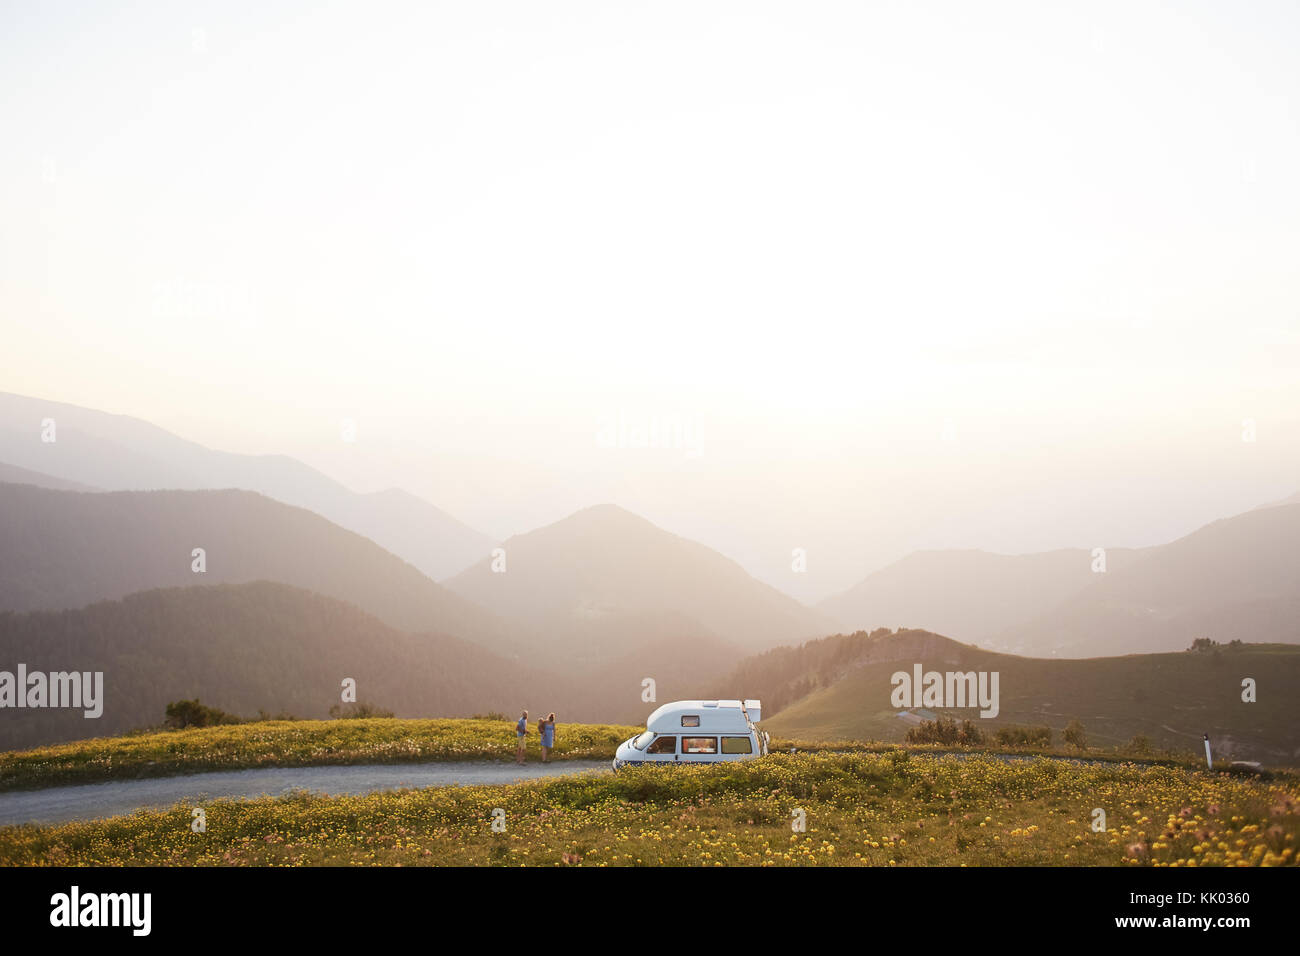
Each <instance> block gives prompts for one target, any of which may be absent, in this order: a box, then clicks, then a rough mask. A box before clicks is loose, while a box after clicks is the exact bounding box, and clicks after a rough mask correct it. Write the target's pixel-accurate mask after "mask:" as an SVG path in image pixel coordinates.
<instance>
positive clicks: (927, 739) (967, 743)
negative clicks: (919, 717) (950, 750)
mask: <svg viewBox="0 0 1300 956" xmlns="http://www.w3.org/2000/svg"><path fill="white" fill-rule="evenodd" d="M907 742H908V743H909V744H944V745H947V746H962V747H971V746H975V745H977V744H982V743H984V742H985V737H984V732H983V731H982V730H980V729H979V727H977V726H975V724H973V723H971V722H970V721H969V720H963V721H962V722H961V723H960V724H958V723H957V722H956V721H955V720H953V719H952V718H951V717H940V718H939V719H938V720H927V721H926V722H925V723H923V724H920V725H918V726H916V727H913V728H912V729H911V730H909V731H908V732H907Z"/></svg>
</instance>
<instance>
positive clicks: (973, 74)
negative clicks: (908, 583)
mask: <svg viewBox="0 0 1300 956" xmlns="http://www.w3.org/2000/svg"><path fill="white" fill-rule="evenodd" d="M114 6H115V7H116V9H108V8H107V5H101V4H70V3H40V4H38V3H7V4H5V5H4V7H3V9H2V11H0V136H3V143H4V148H3V149H2V150H0V333H2V338H3V343H4V347H3V350H2V352H0V390H6V391H13V392H20V393H25V394H33V395H39V396H44V397H47V398H51V399H57V400H61V401H68V402H74V403H78V404H83V405H88V406H91V407H95V408H100V409H104V410H106V411H113V412H121V413H126V414H132V415H136V416H139V417H142V418H146V419H148V420H150V421H153V422H155V423H157V424H160V425H162V426H164V427H167V428H169V429H171V430H173V431H176V432H178V433H179V434H181V435H184V436H185V437H188V438H192V439H195V440H197V441H201V442H203V443H205V444H209V445H212V446H214V447H219V448H223V449H228V450H232V451H248V452H283V453H287V454H292V455H295V456H298V457H301V458H303V459H305V460H307V461H309V462H311V463H313V464H315V465H317V466H318V467H321V468H322V469H324V470H325V471H327V472H329V473H330V474H333V475H335V476H336V477H338V478H340V479H341V480H343V481H345V482H347V483H348V484H350V485H352V486H354V487H356V488H358V489H359V490H371V489H374V488H380V487H386V486H390V485H400V486H403V487H406V488H408V489H410V490H412V491H414V492H416V493H419V494H421V495H423V496H425V497H427V498H429V499H430V500H431V501H433V502H435V503H436V504H438V505H440V506H441V507H444V508H446V509H447V510H449V511H451V512H452V513H454V514H456V515H458V516H459V517H461V518H463V519H464V520H466V521H468V522H469V523H471V524H473V525H475V526H477V527H480V528H482V529H483V530H485V531H488V532H489V533H492V534H494V535H498V536H505V535H508V534H510V533H514V532H518V531H523V530H527V529H529V528H531V527H534V526H536V525H538V524H542V523H547V522H550V521H553V520H556V519H558V518H560V517H562V516H564V515H565V514H567V513H568V512H570V511H573V510H576V509H577V508H580V507H583V506H585V505H588V504H592V503H596V502H600V501H615V502H617V503H620V504H623V505H624V506H626V507H629V508H631V509H633V510H636V511H638V512H640V513H642V514H644V515H645V516H646V517H648V518H650V519H651V520H653V521H655V522H657V523H659V524H661V525H662V526H664V527H667V528H669V529H670V530H673V531H676V532H679V533H681V534H685V535H688V536H691V537H695V538H698V539H700V540H702V541H704V542H705V543H708V544H711V545H713V546H715V547H718V548H720V549H721V550H723V551H725V552H726V553H728V554H729V555H731V556H733V557H735V558H737V559H738V560H740V561H741V562H742V563H743V564H745V566H746V567H747V568H748V569H749V570H751V571H752V572H754V573H757V574H759V575H760V576H761V577H763V578H764V579H766V580H769V581H771V582H772V583H774V584H777V585H778V586H780V587H782V588H784V589H786V590H788V591H790V592H791V593H794V594H796V595H797V596H800V597H803V598H811V597H820V596H824V595H825V594H827V593H829V592H830V591H833V590H837V589H839V588H842V587H845V586H847V585H849V584H851V583H853V582H854V581H856V580H857V579H858V578H860V577H861V576H862V575H863V574H864V573H866V572H867V571H869V570H871V569H872V568H874V567H877V566H879V565H880V564H881V563H883V562H885V561H888V560H892V559H893V558H896V557H898V556H899V555H901V554H902V553H903V552H905V551H907V550H910V549H912V548H916V547H985V548H988V549H991V550H1001V551H1020V550H1031V549H1041V548H1049V547H1058V546H1067V545H1068V546H1084V547H1094V546H1098V545H1142V544H1151V543H1157V542H1159V541H1163V540H1167V539H1168V538H1171V537H1174V536H1177V535H1179V534H1182V533H1185V532H1187V531H1190V530H1191V529H1193V528H1194V527H1196V526H1197V525H1199V524H1201V523H1203V522H1205V521H1207V520H1211V519H1213V518H1216V517H1220V516H1222V515H1225V514H1228V513H1231V512H1232V511H1234V510H1244V509H1245V508H1248V507H1251V506H1253V505H1255V504H1258V503H1260V502H1262V501H1266V500H1269V499H1270V498H1273V497H1282V496H1284V495H1286V494H1290V493H1292V492H1294V491H1296V490H1298V489H1300V177H1297V176H1296V170H1297V169H1300V57H1297V55H1296V51H1297V49H1300V8H1298V7H1297V6H1296V4H1294V3H1292V2H1281V3H1214V4H1208V3H1160V4H1155V3H1131V2H1125V3H1116V4H1098V3H1092V2H1089V3H1079V4H1075V5H1072V6H1071V5H1066V4H1041V3H1025V4H1011V5H1007V4H989V3H981V4H970V3H951V4H946V3H945V4H937V3H936V4H926V3H867V2H854V3H794V2H785V3H761V2H753V0H747V2H743V3H716V2H695V3H663V2H661V3H653V4H651V3H619V2H610V0H601V2H592V3H567V2H561V3H550V2H548V3H538V2H520V3H488V2H465V3H451V4H446V3H443V4H423V3H421V4H416V3H412V4H383V3H365V4H360V3H357V4H320V3H303V4H265V3H249V4H233V3H211V4H191V5H187V4H183V3H139V4H117V5H114ZM344 418H353V419H355V421H356V426H357V440H356V442H355V443H351V444H349V443H346V442H343V441H341V440H340V423H341V420H342V419H344ZM1247 418H1250V419H1253V420H1254V421H1255V423H1256V427H1257V433H1258V439H1257V441H1255V442H1253V443H1249V442H1243V441H1241V434H1242V422H1243V420H1244V419H1247ZM641 433H647V434H646V436H645V441H646V442H647V443H649V444H659V445H668V446H669V447H649V448H641V447H636V446H637V445H638V444H641V443H642V434H641ZM651 435H653V436H654V440H652V439H651V438H650V436H651ZM795 547H803V548H806V549H807V551H808V567H809V571H808V573H807V574H806V575H797V574H794V573H792V572H791V571H790V567H789V565H790V552H791V549H792V548H795Z"/></svg>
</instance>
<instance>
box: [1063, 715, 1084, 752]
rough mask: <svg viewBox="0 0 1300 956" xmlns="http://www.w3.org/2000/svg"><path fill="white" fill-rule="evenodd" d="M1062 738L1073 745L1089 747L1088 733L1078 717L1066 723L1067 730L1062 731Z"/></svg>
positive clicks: (1082, 748) (1081, 747) (1081, 748)
mask: <svg viewBox="0 0 1300 956" xmlns="http://www.w3.org/2000/svg"><path fill="white" fill-rule="evenodd" d="M1061 739H1062V740H1064V741H1065V742H1066V743H1067V744H1069V745H1070V746H1071V747H1077V748H1079V749H1080V750H1087V749H1088V735H1087V734H1086V733H1084V730H1083V724H1081V723H1079V721H1078V719H1077V718H1076V719H1074V720H1072V721H1070V722H1069V723H1068V724H1066V725H1065V730H1063V731H1061Z"/></svg>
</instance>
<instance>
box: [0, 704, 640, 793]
mask: <svg viewBox="0 0 1300 956" xmlns="http://www.w3.org/2000/svg"><path fill="white" fill-rule="evenodd" d="M640 729H641V728H639V727H618V726H614V725H608V724H560V725H559V733H558V734H557V736H556V746H555V750H554V751H553V756H554V757H555V758H557V759H561V760H563V759H601V758H612V757H613V756H614V750H615V748H617V747H618V745H619V744H620V743H622V742H623V741H624V740H627V738H628V737H630V736H631V735H632V734H634V733H637V732H638V731H639V730H640ZM514 756H515V730H514V720H513V719H510V720H458V719H446V720H399V719H393V718H388V719H384V718H371V719H366V720H292V721H289V720H271V721H261V722H258V723H249V724H230V725H223V726H217V727H195V728H190V729H188V730H166V731H157V732H154V733H144V734H134V735H129V736H125V737H102V738H95V739H92V740H78V741H74V742H72V743H67V744H55V745H53V746H49V747H40V748H38V749H35V750H24V751H16V752H7V753H0V790H14V789H18V788H31V787H50V786H62V785H64V784H74V783H92V782H95V781H99V780H122V779H133V778H136V777H165V776H172V775H174V774H178V773H196V772H199V771H205V770H241V769H246V768H250V767H305V766H317V765H322V764H361V763H416V762H419V761H426V760H513V759H514ZM528 756H529V759H532V760H537V759H540V753H539V751H538V749H537V730H536V727H535V726H533V727H530V728H529V734H528Z"/></svg>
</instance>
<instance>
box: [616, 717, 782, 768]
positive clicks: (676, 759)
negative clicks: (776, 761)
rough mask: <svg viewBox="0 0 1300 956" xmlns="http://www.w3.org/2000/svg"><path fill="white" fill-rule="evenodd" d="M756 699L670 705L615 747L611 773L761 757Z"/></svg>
mask: <svg viewBox="0 0 1300 956" xmlns="http://www.w3.org/2000/svg"><path fill="white" fill-rule="evenodd" d="M762 719H763V710H762V704H761V703H760V702H759V701H757V700H675V701H673V702H672V703H671V704H664V705H663V706H662V707H660V708H659V709H658V710H656V711H655V712H654V713H653V714H651V715H650V717H649V719H648V720H646V724H645V728H646V729H645V733H641V734H637V735H636V736H635V737H632V738H631V739H629V740H625V741H624V742H623V743H621V744H619V746H618V750H617V752H616V753H615V754H614V769H615V770H617V769H618V768H619V767H627V766H636V765H638V764H643V763H668V764H683V763H723V762H725V761H729V760H753V759H754V758H756V757H761V756H763V755H764V754H766V753H767V734H766V733H764V732H763V731H761V730H759V729H758V728H757V727H755V726H754V724H755V722H757V721H759V720H762Z"/></svg>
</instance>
